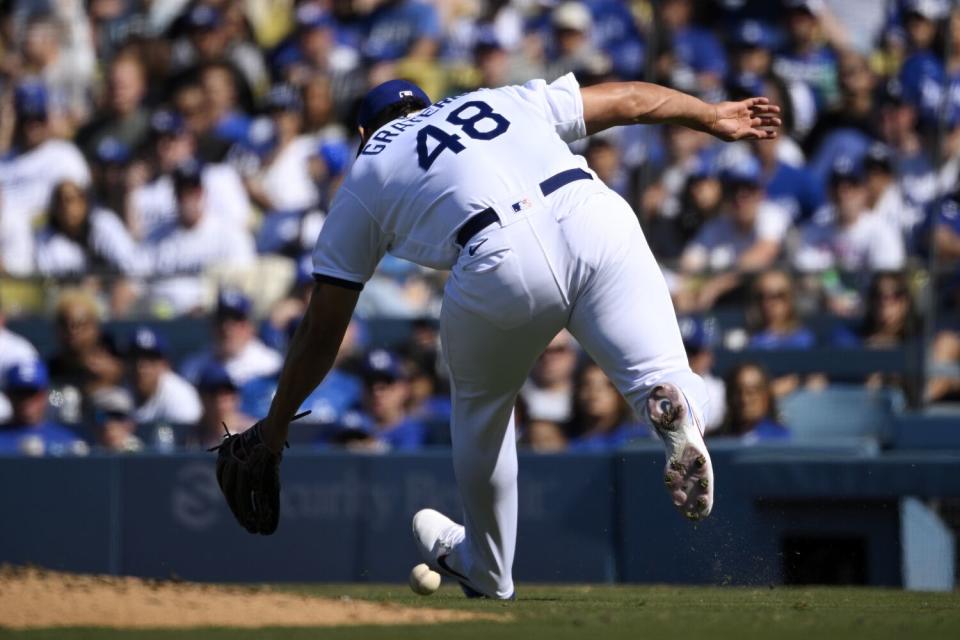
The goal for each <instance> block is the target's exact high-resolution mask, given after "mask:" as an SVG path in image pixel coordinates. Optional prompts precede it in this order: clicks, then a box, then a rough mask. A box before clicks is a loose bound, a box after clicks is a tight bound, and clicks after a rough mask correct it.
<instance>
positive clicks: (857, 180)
mask: <svg viewBox="0 0 960 640" xmlns="http://www.w3.org/2000/svg"><path fill="white" fill-rule="evenodd" d="M829 191H830V194H829V204H827V205H826V206H825V207H824V208H823V209H822V210H821V211H820V212H818V213H817V215H816V216H815V217H814V220H812V221H811V222H810V223H808V224H807V225H806V226H804V227H803V229H802V230H801V235H800V241H799V243H798V248H797V249H796V251H795V253H794V256H793V265H794V266H795V267H796V268H797V269H799V270H800V271H824V270H827V269H839V270H841V271H848V272H862V271H868V270H869V271H877V270H886V271H896V270H899V269H902V268H903V266H904V263H905V260H906V256H905V250H904V244H903V238H902V237H901V234H900V232H899V230H898V229H896V228H895V227H893V226H892V225H890V223H889V222H887V221H886V220H884V219H882V218H880V217H878V216H875V215H872V214H871V213H870V210H869V208H868V201H867V188H866V186H865V185H864V179H863V167H862V163H861V161H860V160H857V159H855V158H850V157H847V156H841V157H840V158H838V159H837V160H836V161H835V162H834V165H833V169H832V171H831V174H830V189H829Z"/></svg>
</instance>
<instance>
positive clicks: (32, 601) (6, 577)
mask: <svg viewBox="0 0 960 640" xmlns="http://www.w3.org/2000/svg"><path fill="white" fill-rule="evenodd" d="M498 618H499V619H503V616H494V615H490V614H483V613H477V612H468V611H456V610H453V609H431V608H422V607H416V608H414V607H404V606H401V605H397V604H391V603H386V602H366V601H362V600H355V599H352V598H349V597H343V598H320V597H315V596H309V595H302V594H296V593H290V592H282V591H274V590H271V589H270V588H249V587H224V586H219V585H217V586H213V585H204V584H196V583H188V582H175V581H152V580H142V579H139V578H123V577H120V578H118V577H110V576H89V575H75V574H69V573H59V572H54V571H44V570H40V569H35V568H10V567H3V568H0V628H8V629H37V628H50V627H110V628H115V629H182V628H193V627H245V628H250V627H333V626H343V625H398V624H416V625H423V624H434V623H440V622H457V621H464V620H484V619H486V620H490V619H498Z"/></svg>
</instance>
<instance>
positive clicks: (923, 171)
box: [841, 80, 937, 207]
mask: <svg viewBox="0 0 960 640" xmlns="http://www.w3.org/2000/svg"><path fill="white" fill-rule="evenodd" d="M885 90H886V95H885V96H884V99H883V101H882V102H881V104H880V118H879V120H880V141H881V142H883V143H884V144H886V145H887V147H888V148H889V149H890V151H891V153H892V154H893V166H894V170H895V171H896V173H897V175H898V176H899V177H900V184H901V185H902V187H903V190H904V195H905V196H906V197H907V198H908V199H909V200H910V201H911V202H913V203H915V204H916V205H917V206H921V207H922V206H926V205H928V204H929V203H931V202H933V200H934V199H935V198H936V196H937V176H936V173H935V172H934V166H933V163H932V162H931V158H930V155H929V153H928V148H927V145H926V144H925V141H924V139H923V137H921V135H920V131H919V128H918V110H917V107H916V106H915V105H914V104H913V103H912V102H911V101H910V100H909V99H908V98H907V96H906V94H905V92H904V89H903V87H902V85H900V84H899V83H898V82H897V81H896V80H891V81H890V82H888V83H887V85H886V87H885ZM866 148H869V145H866ZM865 150H866V149H865ZM848 153H851V152H848ZM841 155H842V154H841Z"/></svg>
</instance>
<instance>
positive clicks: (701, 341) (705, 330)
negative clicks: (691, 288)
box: [678, 316, 727, 433]
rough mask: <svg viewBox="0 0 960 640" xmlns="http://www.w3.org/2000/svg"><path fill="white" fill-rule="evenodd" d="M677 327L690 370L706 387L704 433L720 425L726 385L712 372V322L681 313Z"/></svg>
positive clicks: (723, 416)
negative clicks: (706, 399) (706, 401)
mask: <svg viewBox="0 0 960 640" xmlns="http://www.w3.org/2000/svg"><path fill="white" fill-rule="evenodd" d="M678 326H679V327H680V337H681V338H682V339H683V348H684V349H685V350H686V352H687V360H688V361H689V363H690V369H691V370H692V371H693V372H694V373H695V374H697V375H698V376H700V377H701V378H702V379H703V383H704V384H705V385H706V387H707V398H708V403H707V410H706V429H705V432H706V433H710V432H712V431H716V430H717V429H719V428H720V426H721V425H722V424H723V421H724V418H725V416H726V412H727V401H726V387H725V384H724V382H723V378H719V377H717V376H716V375H715V374H714V372H713V365H714V354H713V345H714V342H715V340H716V328H715V327H716V321H714V320H712V319H708V318H698V317H696V316H683V317H680V318H678Z"/></svg>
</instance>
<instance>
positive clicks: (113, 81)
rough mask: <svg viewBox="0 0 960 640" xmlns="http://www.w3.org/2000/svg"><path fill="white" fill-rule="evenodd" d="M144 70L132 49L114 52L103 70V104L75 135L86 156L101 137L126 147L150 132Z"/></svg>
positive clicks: (143, 139)
mask: <svg viewBox="0 0 960 640" xmlns="http://www.w3.org/2000/svg"><path fill="white" fill-rule="evenodd" d="M146 93H147V70H146V68H145V67H144V64H143V61H142V60H141V59H140V58H139V57H138V56H137V55H136V54H135V53H134V52H133V51H132V50H128V51H124V52H122V53H120V54H119V55H117V57H115V58H114V59H113V60H112V61H111V62H110V65H109V69H108V70H107V85H106V90H105V92H104V96H103V107H102V108H101V109H98V110H97V111H96V112H95V114H96V115H95V117H94V118H93V119H92V120H91V121H90V122H89V123H88V124H86V125H85V126H83V127H82V128H81V129H80V130H79V131H78V132H77V135H76V141H77V146H79V147H80V149H82V150H83V152H84V154H85V155H86V156H87V157H88V158H92V157H94V155H95V153H96V151H97V147H98V146H99V145H100V143H101V141H103V140H104V139H105V138H112V139H115V140H117V141H119V142H120V143H122V144H124V145H125V146H126V147H128V148H130V149H136V148H138V147H139V146H140V145H142V144H143V143H144V142H145V141H146V140H147V136H148V135H149V134H150V112H149V111H148V110H147V108H146V106H145V105H144V98H145V97H146Z"/></svg>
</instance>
